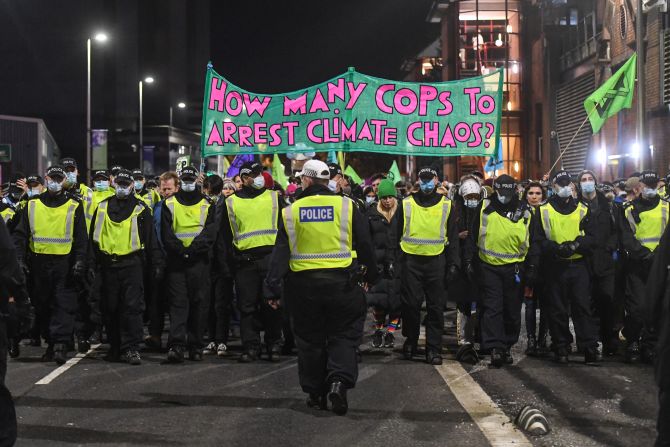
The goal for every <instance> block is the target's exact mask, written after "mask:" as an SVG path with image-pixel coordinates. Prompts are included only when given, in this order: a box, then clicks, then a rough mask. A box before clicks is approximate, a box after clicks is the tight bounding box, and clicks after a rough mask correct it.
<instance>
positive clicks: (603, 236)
mask: <svg viewBox="0 0 670 447" xmlns="http://www.w3.org/2000/svg"><path fill="white" fill-rule="evenodd" d="M581 201H582V203H583V204H584V205H586V206H588V207H589V210H590V212H591V216H592V219H593V221H594V228H595V229H596V233H595V238H596V242H595V245H594V246H593V248H592V250H591V254H590V256H588V258H587V262H588V264H589V267H590V269H591V273H592V274H594V275H596V276H599V277H602V276H607V275H613V274H614V257H613V253H614V252H615V251H616V250H617V247H618V245H619V241H618V238H619V235H618V234H617V219H616V215H617V212H618V210H617V209H616V208H615V207H614V205H613V204H611V203H610V202H609V201H608V200H607V198H606V197H605V195H604V194H603V193H601V192H600V191H598V192H596V197H595V199H594V201H593V202H589V201H588V200H585V199H584V198H582V200H581ZM594 205H595V206H594Z"/></svg>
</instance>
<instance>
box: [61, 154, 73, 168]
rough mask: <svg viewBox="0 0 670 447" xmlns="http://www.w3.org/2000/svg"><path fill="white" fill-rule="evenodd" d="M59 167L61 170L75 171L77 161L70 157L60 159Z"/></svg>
mask: <svg viewBox="0 0 670 447" xmlns="http://www.w3.org/2000/svg"><path fill="white" fill-rule="evenodd" d="M60 165H61V166H62V167H63V169H67V168H75V169H77V160H75V159H74V158H72V157H66V158H61V160H60Z"/></svg>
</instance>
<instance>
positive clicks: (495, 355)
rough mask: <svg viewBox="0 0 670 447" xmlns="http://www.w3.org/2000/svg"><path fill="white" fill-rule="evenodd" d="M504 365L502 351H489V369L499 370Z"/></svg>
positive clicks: (495, 349)
mask: <svg viewBox="0 0 670 447" xmlns="http://www.w3.org/2000/svg"><path fill="white" fill-rule="evenodd" d="M504 363H505V358H504V353H503V350H502V349H498V348H493V349H491V363H490V364H489V366H490V367H491V368H500V367H501V366H503V364H504Z"/></svg>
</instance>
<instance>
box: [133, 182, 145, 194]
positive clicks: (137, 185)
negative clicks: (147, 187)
mask: <svg viewBox="0 0 670 447" xmlns="http://www.w3.org/2000/svg"><path fill="white" fill-rule="evenodd" d="M134 186H135V191H142V188H144V183H142V182H141V181H139V180H135V182H134Z"/></svg>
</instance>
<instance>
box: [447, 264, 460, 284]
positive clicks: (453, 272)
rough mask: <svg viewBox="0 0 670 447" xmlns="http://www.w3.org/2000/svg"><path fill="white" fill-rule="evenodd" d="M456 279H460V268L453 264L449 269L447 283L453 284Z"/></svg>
mask: <svg viewBox="0 0 670 447" xmlns="http://www.w3.org/2000/svg"><path fill="white" fill-rule="evenodd" d="M456 278H458V267H456V266H455V265H453V264H452V265H450V266H449V267H447V283H451V282H453V281H454V280H455V279H456Z"/></svg>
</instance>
